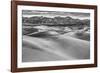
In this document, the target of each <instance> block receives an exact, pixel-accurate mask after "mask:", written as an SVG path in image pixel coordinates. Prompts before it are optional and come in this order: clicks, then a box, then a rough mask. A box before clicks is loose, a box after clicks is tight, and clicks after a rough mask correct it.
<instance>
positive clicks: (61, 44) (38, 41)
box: [22, 34, 90, 62]
mask: <svg viewBox="0 0 100 73" xmlns="http://www.w3.org/2000/svg"><path fill="white" fill-rule="evenodd" d="M89 44H90V43H89V41H85V40H81V39H77V38H75V37H71V36H68V34H64V35H59V36H46V37H30V36H23V52H22V57H23V58H22V61H23V62H33V61H55V60H76V59H89V58H90V45H89Z"/></svg>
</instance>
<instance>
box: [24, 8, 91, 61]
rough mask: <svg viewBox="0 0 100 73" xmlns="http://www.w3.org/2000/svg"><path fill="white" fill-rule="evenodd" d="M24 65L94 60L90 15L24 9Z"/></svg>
mask: <svg viewBox="0 0 100 73" xmlns="http://www.w3.org/2000/svg"><path fill="white" fill-rule="evenodd" d="M22 35H23V39H22V47H23V48H22V62H42V61H61V60H82V59H90V13H79V12H60V11H58V12H57V11H37V10H22Z"/></svg>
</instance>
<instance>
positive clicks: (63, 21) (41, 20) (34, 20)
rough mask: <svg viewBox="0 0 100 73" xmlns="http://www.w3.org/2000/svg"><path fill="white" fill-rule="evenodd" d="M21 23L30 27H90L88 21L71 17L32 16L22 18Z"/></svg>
mask: <svg viewBox="0 0 100 73" xmlns="http://www.w3.org/2000/svg"><path fill="white" fill-rule="evenodd" d="M22 22H23V23H30V24H31V25H34V24H37V25H38V24H39V25H47V24H48V25H58V24H59V25H68V24H73V25H74V24H77V25H87V26H90V20H89V19H84V20H80V19H74V18H72V17H69V16H68V17H60V16H59V17H54V18H50V17H43V16H34V17H29V18H28V17H22Z"/></svg>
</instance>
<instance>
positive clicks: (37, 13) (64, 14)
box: [22, 10, 90, 19]
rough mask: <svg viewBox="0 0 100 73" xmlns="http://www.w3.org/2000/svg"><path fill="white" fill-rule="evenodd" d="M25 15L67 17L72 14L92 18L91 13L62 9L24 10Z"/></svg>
mask: <svg viewBox="0 0 100 73" xmlns="http://www.w3.org/2000/svg"><path fill="white" fill-rule="evenodd" d="M22 16H23V17H33V16H44V17H51V18H53V17H56V16H61V17H67V16H70V17H72V18H75V19H90V13H79V12H61V11H37V10H22Z"/></svg>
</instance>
